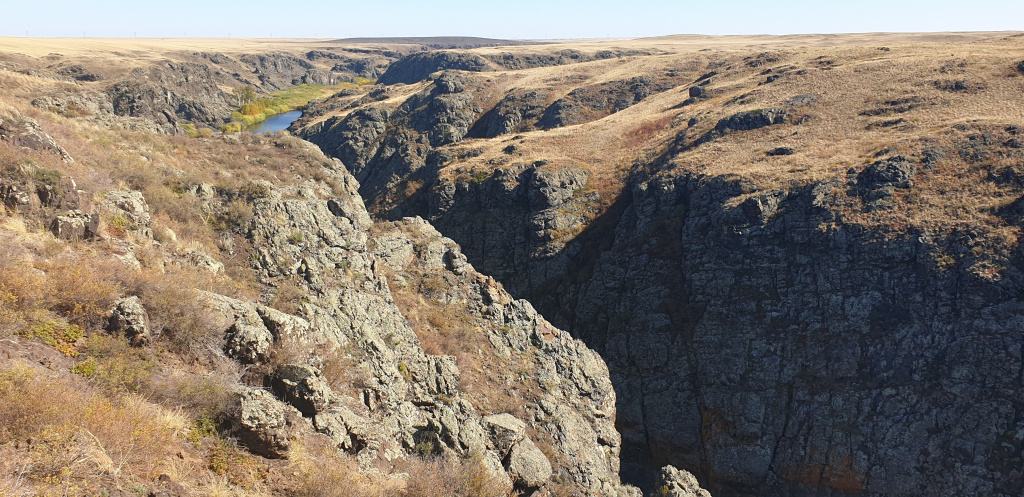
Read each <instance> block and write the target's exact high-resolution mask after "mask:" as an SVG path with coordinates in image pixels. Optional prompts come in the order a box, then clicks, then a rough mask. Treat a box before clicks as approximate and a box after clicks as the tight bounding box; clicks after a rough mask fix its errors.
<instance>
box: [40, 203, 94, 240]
mask: <svg viewBox="0 0 1024 497" xmlns="http://www.w3.org/2000/svg"><path fill="white" fill-rule="evenodd" d="M99 224H100V218H99V216H98V215H97V214H96V213H92V214H86V213H84V212H82V211H80V210H72V211H68V212H67V214H64V215H62V216H57V217H56V218H55V219H54V220H53V224H51V226H50V229H51V231H53V235H54V236H56V237H57V238H60V239H61V240H88V239H90V238H93V237H94V236H96V234H97V232H98V231H99Z"/></svg>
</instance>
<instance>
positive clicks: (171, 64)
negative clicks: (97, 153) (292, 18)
mask: <svg viewBox="0 0 1024 497" xmlns="http://www.w3.org/2000/svg"><path fill="white" fill-rule="evenodd" d="M3 41H4V40H0V47H3V48H6V49H8V51H5V52H3V53H0V68H3V69H4V70H6V71H11V72H17V73H20V74H26V75H30V76H38V77H42V78H47V79H53V80H55V81H60V82H62V83H65V84H64V85H63V87H64V91H55V92H53V93H48V94H45V95H35V96H33V97H32V101H33V105H36V106H37V107H40V108H42V109H46V110H50V109H53V110H56V111H58V112H61V113H63V114H65V115H68V116H70V117H76V118H90V119H92V120H94V121H96V122H97V123H98V124H101V125H104V126H109V125H111V124H118V125H121V126H131V127H133V128H135V129H147V130H159V131H163V132H167V133H175V132H179V133H180V132H184V131H183V129H184V128H185V127H188V126H192V127H193V128H195V127H199V128H210V127H212V128H216V127H217V126H219V125H222V124H224V123H225V122H227V121H230V120H231V114H232V111H234V110H236V107H237V106H238V105H239V104H240V103H242V102H238V101H236V100H235V97H234V95H233V90H234V89H237V88H243V87H246V86H250V87H252V88H254V90H255V93H256V95H255V96H263V95H266V94H268V93H270V92H273V91H277V90H281V89H284V88H288V87H293V86H297V85H300V84H309V85H321V86H335V85H338V84H342V83H346V82H348V83H353V82H360V83H364V82H366V81H369V80H374V79H376V78H377V77H379V76H380V75H381V74H383V71H384V69H385V68H386V67H387V66H388V65H389V64H390V63H391V62H392V61H394V60H397V59H399V58H400V57H402V56H403V55H405V54H407V53H409V52H411V51H414V50H418V47H416V48H414V47H412V46H408V45H391V46H377V45H374V46H367V45H359V44H344V45H343V44H338V43H332V42H312V41H304V42H287V41H282V42H279V43H255V44H254V43H251V42H248V41H246V40H237V41H236V40H205V41H201V40H200V41H196V42H194V43H192V44H174V43H168V44H166V45H160V44H159V43H158V42H154V41H151V40H143V41H138V40H133V41H126V40H121V41H120V42H116V41H111V40H81V41H78V40H70V41H69V40H63V41H62V40H55V41H49V42H47V41H44V40H27V41H24V42H19V43H18V44H14V45H13V46H9V45H8V44H6V43H3ZM105 42H107V43H105ZM353 86H355V85H353ZM83 89H88V90H89V91H82V90H83ZM14 91H24V89H15V90H14ZM112 116H118V117H129V118H132V119H128V120H124V119H112Z"/></svg>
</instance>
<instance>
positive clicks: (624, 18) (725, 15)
mask: <svg viewBox="0 0 1024 497" xmlns="http://www.w3.org/2000/svg"><path fill="white" fill-rule="evenodd" d="M1004 30H1024V0H975V1H964V0H930V1H907V0H889V1H880V0H860V1H857V2H852V1H828V0H825V1H820V0H819V1H810V0H784V1H755V0H718V1H715V0H699V1H690V0H685V1H683V0H677V1H667V0H653V1H639V0H634V1H608V0H590V1H558V0H547V1H544V0H512V1H504V2H488V1H486V0H474V1H466V0H446V1H428V0H418V1H412V0H390V1H387V0H360V1H349V0H333V1H309V0H283V1H282V0H279V1H273V2H272V1H268V0H248V1H244V2H239V1H216V0H213V1H211V0H205V1H197V0H175V1H166V0H165V1H161V2H152V1H150V2H146V1H139V0H93V1H88V2H86V1H82V0H32V1H29V0H0V36H33V37H81V36H86V37H133V36H137V37H156V38H163V37H231V38H243V37H244V38H349V37H376V36H480V37H487V38H506V39H552V38H559V39H565V38H603V37H640V36H661V35H669V34H710V35H728V34H798V33H863V32H876V31H889V32H924V31H1004Z"/></svg>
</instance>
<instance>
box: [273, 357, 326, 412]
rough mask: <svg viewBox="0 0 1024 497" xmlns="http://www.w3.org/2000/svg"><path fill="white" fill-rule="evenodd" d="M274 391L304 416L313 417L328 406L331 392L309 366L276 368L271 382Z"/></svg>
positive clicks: (324, 381) (297, 365)
mask: <svg viewBox="0 0 1024 497" xmlns="http://www.w3.org/2000/svg"><path fill="white" fill-rule="evenodd" d="M271 384H272V385H273V388H274V391H275V392H276V393H277V394H278V395H279V396H280V397H281V398H282V399H284V400H285V401H286V402H288V403H289V404H291V405H292V406H294V407H295V408H296V409H298V410H299V411H300V412H302V414H303V415H305V416H315V415H317V414H318V413H321V412H324V411H325V410H327V408H328V407H329V406H330V402H331V396H332V395H333V392H332V391H331V387H330V386H329V385H328V384H327V381H326V380H324V377H323V375H321V374H320V371H319V370H317V369H316V368H313V367H311V366H304V365H299V364H284V365H281V366H278V367H277V369H276V370H275V371H274V375H273V379H272V380H271Z"/></svg>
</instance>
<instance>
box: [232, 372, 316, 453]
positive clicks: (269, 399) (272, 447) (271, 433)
mask: <svg viewBox="0 0 1024 497" xmlns="http://www.w3.org/2000/svg"><path fill="white" fill-rule="evenodd" d="M237 419H238V423H239V427H238V440H239V441H240V442H242V443H243V444H244V445H245V446H246V447H248V449H249V450H251V451H252V452H254V453H256V454H259V455H262V456H265V457H270V458H283V457H285V456H287V454H288V449H289V448H290V447H291V444H292V442H293V441H294V440H295V438H296V436H297V435H298V433H299V432H300V430H301V429H302V428H303V427H304V426H305V424H304V423H303V420H302V415H301V414H300V413H299V411H297V410H296V409H295V408H293V407H291V406H288V405H285V404H284V403H282V402H281V401H279V400H277V399H275V398H274V396H273V395H271V394H270V393H269V392H267V391H265V390H258V389H249V390H245V391H243V392H242V393H241V394H240V395H239V407H238V418H237Z"/></svg>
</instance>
